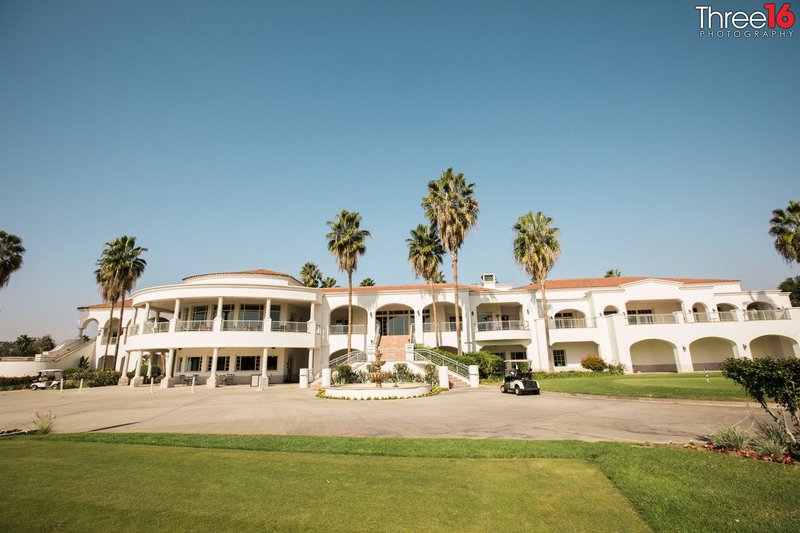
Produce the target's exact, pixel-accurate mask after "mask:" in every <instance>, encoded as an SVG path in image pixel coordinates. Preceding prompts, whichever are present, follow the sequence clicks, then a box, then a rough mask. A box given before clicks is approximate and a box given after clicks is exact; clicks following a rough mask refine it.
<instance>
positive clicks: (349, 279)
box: [347, 270, 353, 353]
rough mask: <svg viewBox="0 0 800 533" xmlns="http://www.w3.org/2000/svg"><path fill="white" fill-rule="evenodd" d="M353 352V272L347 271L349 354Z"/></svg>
mask: <svg viewBox="0 0 800 533" xmlns="http://www.w3.org/2000/svg"><path fill="white" fill-rule="evenodd" d="M351 351H353V271H352V270H348V271H347V353H350V352H351Z"/></svg>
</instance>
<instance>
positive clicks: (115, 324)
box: [100, 317, 119, 346]
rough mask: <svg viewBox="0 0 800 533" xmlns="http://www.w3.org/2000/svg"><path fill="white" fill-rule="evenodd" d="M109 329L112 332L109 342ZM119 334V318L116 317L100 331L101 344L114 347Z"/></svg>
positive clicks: (107, 321)
mask: <svg viewBox="0 0 800 533" xmlns="http://www.w3.org/2000/svg"><path fill="white" fill-rule="evenodd" d="M109 328H110V330H111V338H110V340H109V337H108V335H109ZM118 333H119V318H117V317H114V318H112V319H111V320H106V323H105V324H103V328H102V329H101V330H100V335H101V337H100V344H108V345H109V346H114V345H116V344H117V334H118Z"/></svg>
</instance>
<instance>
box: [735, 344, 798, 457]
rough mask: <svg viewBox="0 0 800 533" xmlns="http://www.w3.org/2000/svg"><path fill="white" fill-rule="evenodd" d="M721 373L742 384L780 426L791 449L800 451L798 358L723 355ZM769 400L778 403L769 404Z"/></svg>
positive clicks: (795, 451)
mask: <svg viewBox="0 0 800 533" xmlns="http://www.w3.org/2000/svg"><path fill="white" fill-rule="evenodd" d="M720 368H721V370H722V375H723V376H725V377H726V378H728V379H731V380H733V381H735V382H736V383H738V384H739V385H741V386H742V387H743V388H744V390H745V391H747V394H749V395H750V396H752V397H753V399H754V400H756V401H757V402H758V403H759V404H761V407H762V408H763V409H764V410H765V411H766V412H767V414H769V416H770V417H772V419H773V420H774V421H775V423H776V424H778V426H779V427H780V429H781V431H782V432H783V433H784V435H785V439H786V441H787V443H789V447H790V449H791V450H792V453H794V454H797V453H800V445H798V440H800V419H798V413H797V411H798V407H800V396H798V393H799V392H800V391H798V388H799V387H800V359H794V358H792V359H772V358H771V357H765V358H760V359H756V360H750V359H726V360H725V361H723V362H722V365H721V367H720ZM768 401H772V402H774V403H775V404H777V405H778V407H777V409H774V410H773V408H770V406H769V405H768V403H767V402H768Z"/></svg>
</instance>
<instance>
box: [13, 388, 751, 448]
mask: <svg viewBox="0 0 800 533" xmlns="http://www.w3.org/2000/svg"><path fill="white" fill-rule="evenodd" d="M46 410H50V411H52V412H54V413H55V414H56V416H57V418H56V426H55V429H56V431H57V432H81V431H98V430H99V431H130V432H179V433H238V434H245V433H250V434H252V433H261V434H272V435H328V436H363V437H462V438H479V439H487V438H514V439H579V440H585V441H598V440H620V441H635V442H642V441H647V442H670V441H673V442H685V441H687V440H689V439H692V438H694V437H696V436H698V435H702V434H705V433H708V432H709V431H711V430H712V429H714V428H715V427H717V426H720V425H728V424H734V423H737V422H740V421H742V420H743V419H747V418H748V417H749V416H751V415H752V416H759V417H761V416H762V415H761V408H760V407H759V406H758V405H757V404H749V405H747V404H745V403H739V402H724V403H723V402H676V401H672V400H636V399H629V400H628V399H613V398H597V397H592V398H589V397H574V396H568V395H562V394H558V393H549V394H548V393H544V394H542V395H541V396H523V397H516V396H513V395H510V394H501V393H500V392H499V389H498V388H497V387H481V388H480V389H473V390H470V389H457V390H452V391H449V392H446V393H443V394H441V395H439V396H433V397H428V398H415V399H410V400H383V401H348V400H323V399H319V398H316V397H315V391H313V390H309V389H304V390H301V389H298V388H297V385H273V386H270V387H269V388H267V389H264V390H263V391H259V390H257V389H255V388H250V387H248V386H233V387H225V388H220V389H216V390H210V389H207V388H206V387H197V388H196V389H195V392H194V393H192V392H190V389H189V388H187V387H176V388H173V389H160V388H156V389H154V392H153V393H152V394H151V393H150V391H149V389H148V388H146V387H145V388H139V389H131V388H127V387H126V388H120V387H103V388H97V389H84V390H83V391H82V392H78V391H77V390H68V391H64V392H63V393H61V392H58V391H37V392H33V391H29V390H22V391H8V392H0V429H11V428H33V417H34V414H35V413H36V412H37V411H46ZM747 425H749V421H748V422H747Z"/></svg>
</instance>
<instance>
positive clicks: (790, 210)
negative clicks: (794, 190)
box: [769, 200, 800, 263]
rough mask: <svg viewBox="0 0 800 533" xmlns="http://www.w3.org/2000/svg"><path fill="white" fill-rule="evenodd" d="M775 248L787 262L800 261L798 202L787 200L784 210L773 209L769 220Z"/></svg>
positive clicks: (799, 215)
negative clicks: (787, 203)
mask: <svg viewBox="0 0 800 533" xmlns="http://www.w3.org/2000/svg"><path fill="white" fill-rule="evenodd" d="M769 223H770V224H772V227H771V228H770V229H769V234H770V235H772V236H773V237H775V249H776V250H777V251H778V253H779V254H781V257H783V258H784V259H785V260H786V262H787V263H793V262H794V263H800V202H797V201H795V200H789V206H788V207H787V208H786V211H784V210H783V209H775V210H774V211H772V218H771V219H770V221H769Z"/></svg>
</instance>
